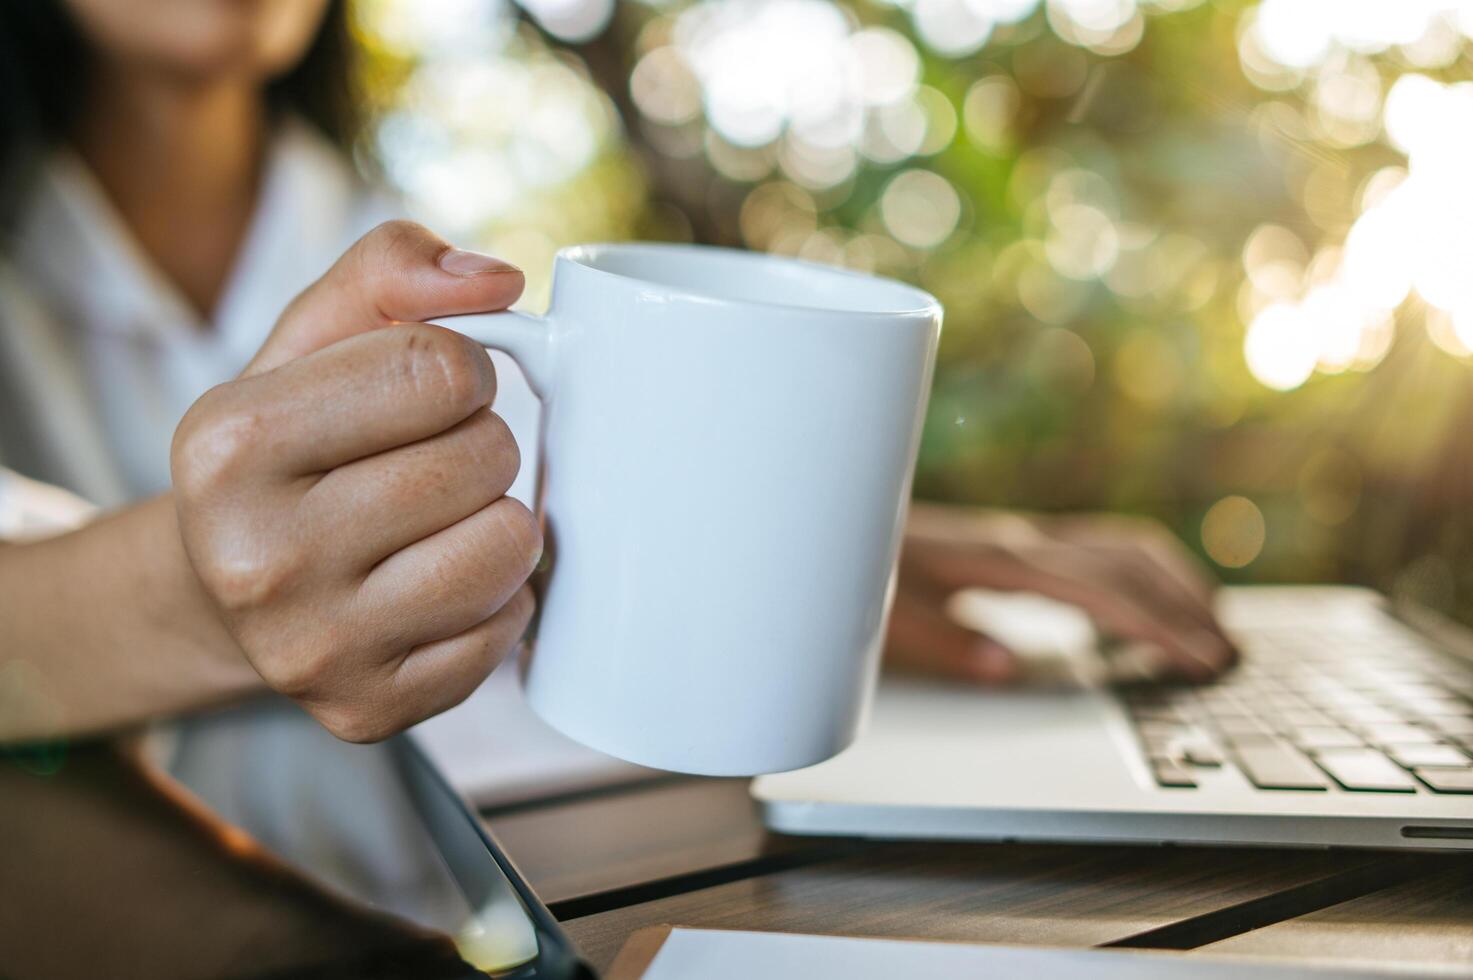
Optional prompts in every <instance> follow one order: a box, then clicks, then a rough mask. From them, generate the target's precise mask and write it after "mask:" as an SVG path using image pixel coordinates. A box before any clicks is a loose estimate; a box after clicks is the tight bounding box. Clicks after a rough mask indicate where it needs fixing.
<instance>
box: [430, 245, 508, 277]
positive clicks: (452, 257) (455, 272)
mask: <svg viewBox="0 0 1473 980" xmlns="http://www.w3.org/2000/svg"><path fill="white" fill-rule="evenodd" d="M440 268H442V269H444V270H445V271H446V272H448V273H450V274H451V275H452V276H463V277H466V278H469V277H470V276H483V275H486V274H487V273H489V272H521V271H522V270H521V269H518V268H517V267H516V266H514V265H512V264H511V263H510V262H503V261H501V260H500V259H496V258H492V257H491V256H489V255H482V254H481V253H480V252H468V251H466V250H465V249H463V248H452V249H450V250H448V251H446V252H444V253H443V254H441V256H440Z"/></svg>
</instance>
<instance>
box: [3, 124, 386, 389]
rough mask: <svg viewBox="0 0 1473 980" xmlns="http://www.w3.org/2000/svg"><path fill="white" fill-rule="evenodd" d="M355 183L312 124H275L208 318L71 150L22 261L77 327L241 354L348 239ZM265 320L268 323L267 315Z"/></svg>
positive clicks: (45, 191)
mask: <svg viewBox="0 0 1473 980" xmlns="http://www.w3.org/2000/svg"><path fill="white" fill-rule="evenodd" d="M358 191H359V186H358V182H357V181H356V179H355V178H354V176H353V173H352V171H351V168H350V167H349V165H348V163H347V161H346V160H345V159H343V157H342V155H341V154H339V153H338V152H337V151H336V150H335V149H334V148H333V147H331V146H330V145H329V144H328V143H327V141H326V140H325V139H324V138H323V137H321V136H320V135H318V134H317V133H316V131H314V130H312V129H311V128H310V127H308V126H307V125H306V124H305V123H301V122H299V121H297V120H295V119H287V120H285V121H284V122H283V123H282V124H281V125H280V126H279V127H278V128H277V130H276V131H275V133H274V134H273V137H272V142H271V146H270V148H269V150H268V155H267V160H266V168H265V171H264V173H263V176H262V183H261V188H260V192H259V194H260V197H259V200H258V203H257V207H256V210H255V213H254V215H253V216H252V218H251V222H250V225H249V227H248V229H247V231H246V235H245V238H244V240H243V241H242V244H241V248H240V250H239V252H238V253H237V256H236V260H235V262H234V264H233V268H232V270H231V272H230V276H229V279H228V280H227V282H226V285H225V288H224V291H223V292H222V293H221V300H220V303H219V304H218V306H217V308H216V310H215V311H214V313H213V315H212V316H211V317H209V318H208V320H206V319H205V318H202V317H201V316H200V315H199V314H198V313H197V312H196V311H195V310H194V309H193V307H192V306H191V305H190V303H189V302H188V301H187V300H186V299H185V298H184V296H183V295H182V294H181V293H180V291H179V290H178V289H177V288H176V287H175V286H174V284H173V283H172V282H171V281H170V280H169V279H168V277H167V276H166V275H165V274H164V273H163V272H162V270H160V269H159V268H158V266H157V265H156V264H155V263H154V261H153V260H152V258H151V257H149V256H148V255H147V254H146V253H145V252H144V250H143V248H142V247H141V246H140V245H139V244H138V241H137V240H136V239H135V238H134V237H133V234H132V232H131V231H130V230H129V229H128V227H127V226H126V224H125V223H124V222H123V219H122V217H121V216H120V215H119V214H118V212H117V209H116V208H115V207H114V206H113V204H112V202H111V201H110V200H108V198H107V195H106V192H105V191H104V190H103V189H102V186H101V184H100V183H99V182H98V180H97V178H96V177H95V176H94V175H93V173H92V171H91V170H90V169H89V168H88V166H87V165H86V163H85V162H84V161H83V160H82V159H81V157H80V156H78V155H77V154H76V153H75V152H73V151H71V150H69V149H65V148H60V149H57V150H56V151H54V152H53V154H52V156H51V158H50V159H49V160H48V162H47V165H46V167H45V168H44V169H43V171H42V173H41V175H40V180H39V183H38V186H37V188H36V190H35V193H34V194H33V196H32V198H31V201H30V204H29V206H28V208H27V211H26V213H25V215H24V216H23V217H22V221H21V224H20V226H19V230H20V235H19V239H18V242H19V246H20V247H19V248H18V249H16V250H15V259H16V264H17V266H18V267H19V268H20V270H21V272H22V273H23V274H24V275H25V276H26V277H27V278H28V280H29V281H30V283H31V285H32V286H33V287H34V288H35V289H36V290H37V291H38V293H39V294H40V295H41V296H43V297H45V299H46V301H47V303H48V304H49V305H51V306H52V307H53V308H54V309H55V310H56V312H57V313H59V314H61V315H62V316H63V317H64V318H65V321H66V322H68V323H69V324H71V325H73V326H74V327H76V328H80V329H86V330H93V331H99V332H107V333H115V334H123V335H128V336H133V337H136V338H139V339H147V338H153V339H158V340H169V341H171V342H188V341H190V340H195V341H197V340H199V339H200V338H201V337H211V336H212V337H213V339H214V340H215V341H216V342H223V343H224V344H225V345H227V346H228V347H229V348H231V349H232V350H235V349H237V348H239V351H238V353H239V354H240V356H241V358H242V363H243V362H244V360H245V359H248V358H249V357H250V355H251V354H253V353H254V352H255V350H256V348H257V347H259V346H260V343H261V341H262V340H263V339H264V338H265V335H266V333H267V332H269V330H270V328H271V326H272V323H273V322H274V320H275V318H276V315H277V314H279V313H280V312H281V309H282V308H283V306H284V305H285V304H286V302H287V301H288V300H290V298H291V297H292V296H293V295H294V294H295V293H296V292H297V291H298V290H300V289H301V288H302V287H304V286H305V285H307V283H309V282H310V281H311V280H312V278H313V277H315V276H316V275H319V274H320V273H321V272H322V271H324V269H323V268H322V267H321V264H322V262H323V261H324V258H323V257H324V256H333V255H335V254H336V253H337V251H340V250H341V248H342V247H343V245H342V242H341V237H342V234H343V231H344V228H345V226H347V225H348V224H350V216H351V214H352V213H353V210H354V206H355V202H356V200H357V198H358ZM263 318H264V322H263Z"/></svg>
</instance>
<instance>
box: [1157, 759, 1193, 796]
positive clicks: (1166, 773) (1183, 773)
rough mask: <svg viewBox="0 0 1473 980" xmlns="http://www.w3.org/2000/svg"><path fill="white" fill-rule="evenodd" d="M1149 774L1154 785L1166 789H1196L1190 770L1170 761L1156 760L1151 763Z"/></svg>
mask: <svg viewBox="0 0 1473 980" xmlns="http://www.w3.org/2000/svg"><path fill="white" fill-rule="evenodd" d="M1151 772H1152V774H1153V775H1155V777H1156V785H1158V786H1164V787H1166V788H1167V789H1196V788H1197V780H1196V778H1195V777H1194V776H1193V775H1192V772H1191V770H1190V769H1188V768H1187V767H1186V766H1183V765H1181V764H1180V763H1177V762H1174V761H1172V760H1170V759H1156V760H1153V761H1152V763H1151Z"/></svg>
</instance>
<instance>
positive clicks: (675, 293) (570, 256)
mask: <svg viewBox="0 0 1473 980" xmlns="http://www.w3.org/2000/svg"><path fill="white" fill-rule="evenodd" d="M615 251H618V252H662V251H673V252H689V251H695V252H705V253H716V254H719V255H720V256H721V257H722V258H725V259H729V260H735V261H738V262H776V263H778V264H783V265H792V266H801V267H802V268H804V269H807V270H811V271H813V272H816V273H819V274H821V275H826V276H833V277H837V278H848V279H856V280H861V281H864V282H870V283H873V282H879V283H883V284H885V285H886V286H888V287H890V288H892V289H895V290H898V291H900V293H901V294H903V295H907V296H909V297H911V298H912V299H913V300H914V301H915V302H916V304H917V305H915V306H912V307H908V308H905V309H893V310H874V309H859V310H850V309H841V308H836V307H825V306H804V305H802V304H798V303H781V302H774V301H772V300H766V299H733V298H730V297H726V296H720V295H717V294H714V293H706V292H702V291H700V290H697V289H692V288H689V287H685V286H677V285H673V284H671V283H667V282H661V281H659V280H656V279H644V278H641V277H639V276H633V275H628V274H625V273H622V272H614V271H612V270H610V269H604V268H600V267H599V266H598V265H596V264H594V262H595V261H596V257H597V254H598V253H600V252H615ZM556 258H557V260H558V261H559V262H567V263H568V264H570V265H573V266H576V267H578V268H579V269H581V270H583V271H585V272H589V273H592V274H594V275H597V276H601V277H607V278H610V279H617V280H620V281H621V282H628V283H640V284H644V285H647V286H652V287H656V288H658V289H660V290H662V291H663V292H665V293H667V294H668V295H670V296H672V297H675V298H679V299H682V300H687V301H690V302H695V303H701V304H706V305H714V306H724V307H752V306H755V307H761V308H765V309H773V310H785V311H787V312H791V313H803V314H808V315H824V314H829V315H837V316H843V317H867V318H875V319H895V318H897V317H899V318H910V317H916V316H924V317H939V316H940V315H941V313H942V306H941V301H940V300H938V299H937V298H936V297H935V296H933V295H931V294H930V293H928V292H926V291H925V290H924V289H921V288H920V287H919V286H913V285H911V284H910V283H908V282H901V281H900V280H899V279H892V278H890V277H889V276H879V275H874V274H873V273H868V272H858V271H856V270H854V269H846V268H843V267H842V266H834V265H826V264H824V263H822V262H814V261H812V260H810V259H801V258H797V257H795V256H790V255H774V254H773V253H771V252H754V251H750V250H748V249H742V248H730V247H728V246H724V245H701V244H696V243H694V242H653V241H633V242H587V243H583V244H579V245H568V246H565V247H563V248H561V249H559V250H558V252H557V255H556Z"/></svg>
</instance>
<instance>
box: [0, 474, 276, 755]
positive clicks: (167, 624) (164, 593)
mask: <svg viewBox="0 0 1473 980" xmlns="http://www.w3.org/2000/svg"><path fill="white" fill-rule="evenodd" d="M260 686H261V681H260V678H259V677H258V676H257V675H256V672H255V670H254V669H252V667H251V666H250V664H249V663H248V662H247V661H246V659H245V657H244V655H243V654H242V653H241V651H240V649H239V647H238V646H236V644H235V642H234V640H233V639H231V637H230V634H229V633H228V632H227V631H226V630H225V627H224V626H223V625H222V624H221V622H220V621H219V619H218V617H217V616H216V615H215V613H214V610H213V608H212V606H211V605H210V602H209V600H208V598H207V597H206V596H205V594H204V591H203V589H202V588H201V586H200V584H199V582H198V580H197V579H196V578H195V575H194V572H193V571H192V569H191V568H190V566H189V562H188V559H187V557H186V556H185V554H184V548H183V545H182V544H181V543H180V540H179V531H178V525H177V522H176V520H175V515H174V505H173V501H172V499H171V498H170V497H169V496H167V495H165V496H162V497H158V498H155V499H153V500H150V501H147V502H145V503H143V504H139V505H137V506H135V507H132V508H129V509H128V510H125V511H121V512H119V513H116V514H112V515H109V516H107V517H104V518H102V519H101V520H98V521H96V522H94V523H93V524H90V525H88V526H87V527H85V528H82V529H81V530H78V531H75V532H73V533H71V534H66V535H62V536H60V537H56V538H50V539H47V540H44V541H39V542H35V543H31V544H17V545H8V546H0V742H5V741H10V742H14V741H24V740H28V739H37V738H47V737H54V736H57V735H76V734H86V733H91V732H98V731H105V730H108V729H112V728H116V727H120V726H124V725H128V724H132V723H136V722H138V721H141V720H144V719H146V718H149V717H153V716H157V715H169V714H174V713H178V712H182V711H188V710H191V709H194V708H199V707H203V706H205V705H208V704H212V703H217V702H220V701H223V700H226V699H229V698H232V697H236V696H239V695H241V694H244V693H247V692H250V691H252V690H255V689H257V688H259V687H260Z"/></svg>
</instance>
